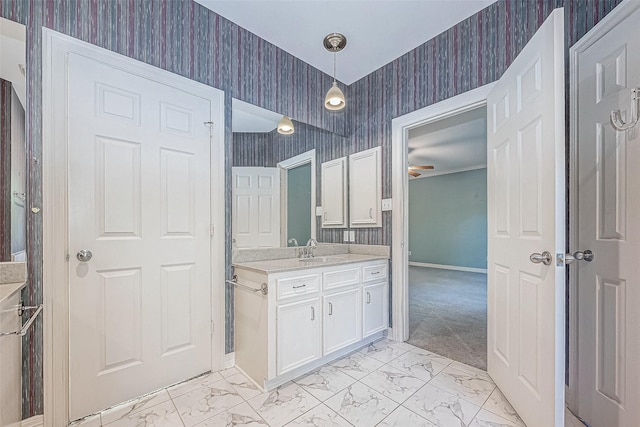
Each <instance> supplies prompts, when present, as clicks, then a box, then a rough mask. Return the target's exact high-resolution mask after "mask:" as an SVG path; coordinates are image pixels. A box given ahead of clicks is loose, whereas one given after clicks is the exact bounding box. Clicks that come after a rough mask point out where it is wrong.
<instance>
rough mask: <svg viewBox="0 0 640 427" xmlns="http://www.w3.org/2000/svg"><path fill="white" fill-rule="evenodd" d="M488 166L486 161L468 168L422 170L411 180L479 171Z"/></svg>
mask: <svg viewBox="0 0 640 427" xmlns="http://www.w3.org/2000/svg"><path fill="white" fill-rule="evenodd" d="M486 168H487V165H486V163H485V164H484V165H476V166H469V167H466V168H460V169H451V170H446V171H426V173H425V172H422V175H420V176H417V177H415V178H411V181H415V180H418V179H422V178H431V177H432V176H440V175H450V174H452V173H461V172H471V171H477V170H480V169H486Z"/></svg>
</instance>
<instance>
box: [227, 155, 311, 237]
mask: <svg viewBox="0 0 640 427" xmlns="http://www.w3.org/2000/svg"><path fill="white" fill-rule="evenodd" d="M232 180H233V185H232V188H231V191H232V198H233V202H232V207H231V212H232V215H233V218H232V219H231V227H232V231H231V234H232V237H233V247H234V248H277V247H279V246H280V169H279V168H263V167H234V168H233V171H232ZM292 203H293V202H292ZM300 243H301V244H304V243H305V242H300ZM285 246H286V244H285Z"/></svg>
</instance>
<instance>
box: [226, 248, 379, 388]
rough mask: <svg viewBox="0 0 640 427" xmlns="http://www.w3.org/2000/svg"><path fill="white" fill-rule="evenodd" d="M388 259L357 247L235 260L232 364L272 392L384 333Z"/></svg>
mask: <svg viewBox="0 0 640 427" xmlns="http://www.w3.org/2000/svg"><path fill="white" fill-rule="evenodd" d="M388 264H389V260H388V256H381V255H363V254H354V253H346V254H337V255H330V256H317V257H315V258H309V259H306V260H305V259H299V258H287V259H276V260H265V261H253V262H239V263H234V267H235V273H236V276H237V279H236V280H237V283H238V284H241V285H242V286H237V287H236V292H235V363H236V366H237V367H238V368H239V369H241V370H242V371H244V372H245V373H246V374H247V375H248V376H249V377H250V378H251V379H253V380H254V381H255V382H256V384H257V385H259V386H260V387H262V388H264V389H265V390H271V389H273V388H275V387H277V386H279V385H281V384H283V383H285V382H287V381H290V380H292V379H294V378H296V377H298V376H300V375H302V374H305V373H307V372H310V371H312V370H313V369H315V368H317V367H319V366H321V365H323V364H325V363H327V362H329V361H331V360H334V359H337V358H339V357H341V356H343V355H344V354H347V353H349V352H351V351H353V350H355V349H357V348H359V347H362V346H364V345H365V344H367V343H370V342H372V341H374V340H376V339H378V338H380V337H382V336H383V335H384V333H385V331H386V329H387V327H388V322H389V309H388V305H389V304H388V295H389V290H388ZM263 284H266V289H268V292H267V293H266V295H263V293H262V292H260V291H254V290H259V289H261V287H262V288H265V286H263ZM247 287H248V288H251V289H247Z"/></svg>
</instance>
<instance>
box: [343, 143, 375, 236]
mask: <svg viewBox="0 0 640 427" xmlns="http://www.w3.org/2000/svg"><path fill="white" fill-rule="evenodd" d="M380 154H381V148H380V147H376V148H372V149H370V150H365V151H361V152H359V153H355V154H352V155H350V156H349V217H350V218H351V221H350V223H351V227H356V228H357V227H382V206H381V204H382V171H381V163H380V161H381V155H380Z"/></svg>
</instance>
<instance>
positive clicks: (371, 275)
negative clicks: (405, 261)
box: [362, 262, 387, 283]
mask: <svg viewBox="0 0 640 427" xmlns="http://www.w3.org/2000/svg"><path fill="white" fill-rule="evenodd" d="M377 280H387V263H386V262H385V263H384V264H376V265H368V266H366V267H362V283H367V282H374V281H377Z"/></svg>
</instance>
